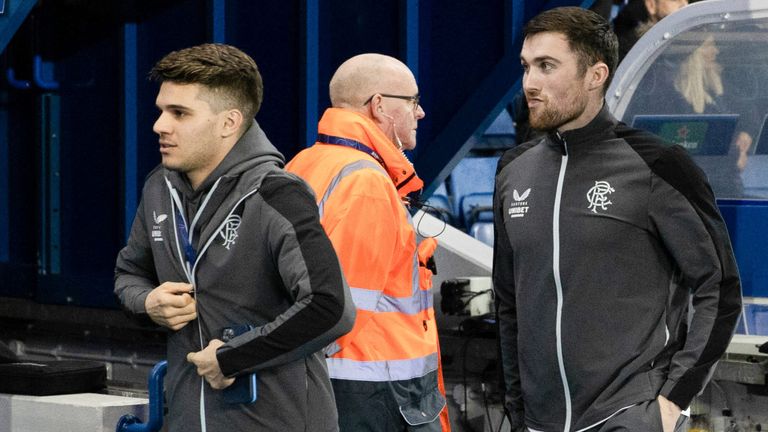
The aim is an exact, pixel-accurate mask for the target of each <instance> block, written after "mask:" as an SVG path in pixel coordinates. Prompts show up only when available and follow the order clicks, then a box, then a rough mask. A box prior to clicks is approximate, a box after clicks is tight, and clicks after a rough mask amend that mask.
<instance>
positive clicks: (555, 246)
mask: <svg viewBox="0 0 768 432" xmlns="http://www.w3.org/2000/svg"><path fill="white" fill-rule="evenodd" d="M557 138H558V139H559V140H560V141H561V142H562V144H563V150H564V152H563V155H562V156H561V159H560V173H559V175H558V177H557V190H556V192H555V208H554V210H553V212H552V272H553V274H554V278H555V288H556V289H557V318H556V323H555V335H556V342H557V363H558V366H559V368H560V379H561V380H562V382H563V393H564V396H565V426H564V429H563V432H570V430H571V414H572V413H571V409H572V408H571V390H570V387H569V385H568V377H567V375H566V374H565V361H564V360H563V283H562V279H561V278H560V203H561V201H562V198H563V183H564V181H565V170H566V168H567V167H568V143H567V142H566V141H565V139H564V138H563V137H562V136H561V135H560V133H559V132H558V133H557Z"/></svg>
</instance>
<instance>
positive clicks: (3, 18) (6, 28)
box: [0, 0, 37, 53]
mask: <svg viewBox="0 0 768 432" xmlns="http://www.w3.org/2000/svg"><path fill="white" fill-rule="evenodd" d="M35 4H37V0H3V2H2V9H3V11H2V15H0V53H2V52H3V51H4V50H5V47H6V45H8V42H10V40H11V38H13V35H14V34H16V31H17V30H18V29H19V27H20V26H21V24H22V23H23V22H24V20H25V19H26V18H27V15H28V14H29V12H30V11H31V10H32V8H33V7H34V6H35Z"/></svg>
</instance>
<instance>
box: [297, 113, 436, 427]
mask: <svg viewBox="0 0 768 432" xmlns="http://www.w3.org/2000/svg"><path fill="white" fill-rule="evenodd" d="M286 169H287V170H288V171H289V172H293V173H295V174H298V175H299V176H301V177H302V178H303V179H304V180H306V181H307V183H309V185H310V186H311V187H312V189H314V191H315V195H316V200H317V202H318V207H319V209H320V222H321V223H322V224H323V228H324V229H325V231H326V233H328V237H329V238H330V239H331V242H332V243H333V246H334V249H335V250H336V253H337V255H338V256H339V261H340V262H341V267H342V269H343V270H344V276H345V277H346V279H347V282H348V283H349V287H350V291H351V293H352V299H353V300H354V302H355V306H356V309H357V319H356V320H355V325H354V327H353V328H352V331H351V332H349V333H348V334H347V335H345V336H343V337H341V338H339V339H338V340H337V341H336V343H335V344H334V346H333V347H332V349H330V350H328V352H327V354H328V355H329V358H328V359H327V362H328V368H329V373H330V376H331V378H334V379H343V380H350V381H368V382H390V383H392V385H391V388H392V392H393V397H394V398H395V399H396V400H397V401H398V403H399V405H400V411H401V413H402V415H403V417H404V418H405V420H406V421H407V422H408V423H410V424H412V425H424V426H423V427H424V429H419V430H424V431H425V432H427V431H433V430H441V424H442V430H444V431H446V430H450V429H449V428H450V425H449V422H448V416H447V411H446V410H444V409H443V407H444V406H445V398H444V396H443V395H444V394H445V392H444V389H443V388H442V379H441V377H440V370H439V347H438V338H437V324H436V322H435V316H434V309H433V298H432V292H431V291H430V288H431V286H432V282H431V276H432V273H431V272H430V271H429V270H428V269H427V268H426V267H425V266H422V265H420V261H426V258H427V255H431V253H432V252H433V251H434V247H435V244H436V241H435V240H434V239H427V240H425V241H422V242H421V244H419V245H418V246H417V244H416V232H415V230H414V227H413V225H412V221H411V216H410V214H409V213H408V211H407V209H406V207H405V205H404V204H403V198H404V197H405V196H406V195H408V194H409V193H411V192H414V191H416V190H419V189H420V188H421V187H422V185H423V183H422V181H421V180H420V179H419V178H418V177H417V176H416V173H415V171H414V169H413V166H412V165H411V163H410V162H409V161H408V160H407V159H406V158H405V156H404V155H403V154H402V153H401V152H400V151H399V150H398V149H397V148H396V147H395V145H394V144H393V143H392V141H390V140H389V138H387V136H386V135H385V134H384V133H383V132H382V131H381V130H380V129H379V128H378V126H376V124H374V123H373V122H372V121H371V120H369V119H367V118H366V117H364V116H362V115H361V114H358V113H356V112H353V111H349V110H345V109H338V108H331V109H328V110H327V111H326V112H325V114H324V115H323V117H322V119H321V120H320V124H319V127H318V140H317V142H316V143H315V144H314V145H313V146H312V147H310V148H308V149H305V150H303V151H302V152H300V153H299V154H298V155H297V156H296V157H295V158H294V159H293V160H291V162H290V163H289V164H288V166H287V167H286ZM419 252H421V253H419ZM420 255H421V256H420ZM420 258H423V259H420ZM438 416H440V418H439V419H438Z"/></svg>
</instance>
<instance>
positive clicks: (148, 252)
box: [114, 200, 158, 326]
mask: <svg viewBox="0 0 768 432" xmlns="http://www.w3.org/2000/svg"><path fill="white" fill-rule="evenodd" d="M143 210H144V200H142V201H141V202H140V203H139V207H138V209H137V211H136V216H135V217H134V219H133V225H132V226H131V234H130V236H129V237H128V243H127V244H126V246H125V247H124V248H123V249H122V250H121V251H120V253H119V254H118V255H117V263H116V264H115V291H114V292H115V296H116V297H117V300H118V302H119V303H120V305H121V306H122V307H123V309H124V310H125V311H126V312H127V313H128V315H129V316H131V317H132V318H133V319H135V320H136V321H137V322H139V323H140V324H145V325H148V326H150V325H151V326H157V325H156V324H155V323H154V322H153V321H152V320H151V319H150V318H149V315H147V312H146V309H145V308H144V302H145V301H146V299H147V295H148V294H149V292H150V291H152V290H153V289H154V288H155V287H156V286H157V285H158V281H157V274H156V273H155V265H154V260H153V258H152V249H151V247H150V243H149V237H148V236H147V230H146V224H145V222H144V216H143V215H144V211H143Z"/></svg>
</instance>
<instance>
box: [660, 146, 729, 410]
mask: <svg viewBox="0 0 768 432" xmlns="http://www.w3.org/2000/svg"><path fill="white" fill-rule="evenodd" d="M652 169H653V171H654V173H655V174H656V177H654V178H653V179H652V195H651V201H650V204H649V205H650V218H651V223H652V224H653V225H654V226H655V229H656V230H657V231H658V233H659V236H660V238H661V241H662V242H663V243H664V245H665V247H666V248H667V250H668V251H669V253H670V254H671V255H672V258H673V259H674V261H675V263H676V264H677V266H678V268H679V270H680V273H681V277H682V280H681V282H682V285H683V287H685V288H687V289H689V290H690V293H691V295H692V303H691V305H692V307H693V316H692V318H691V320H690V323H689V326H688V331H687V334H685V335H683V337H682V338H681V339H682V340H684V345H682V346H681V347H679V350H678V351H677V352H676V353H675V354H674V355H673V357H672V362H671V365H670V371H669V375H668V377H667V381H666V382H665V383H664V385H663V387H662V389H661V395H663V396H665V397H666V398H667V399H669V400H670V401H672V402H674V403H676V404H677V405H678V406H680V407H682V408H685V407H687V406H688V405H689V404H690V402H691V400H692V399H693V398H694V397H695V396H696V395H697V394H698V393H699V392H700V391H701V390H702V389H703V388H704V386H705V385H706V383H707V380H708V377H709V376H710V372H711V370H712V368H713V367H714V366H715V364H716V363H717V361H718V360H719V359H720V357H721V356H722V355H723V353H724V352H725V350H726V348H727V347H728V343H729V342H730V340H731V337H732V336H733V331H734V328H735V326H736V322H737V320H738V317H739V313H740V311H741V284H740V281H739V274H738V269H737V267H736V261H735V258H734V256H733V250H732V248H731V243H730V240H729V237H728V231H727V229H726V226H725V223H724V222H723V219H722V217H721V216H720V213H719V211H718V209H717V204H716V202H715V197H714V194H713V193H712V190H711V188H710V187H709V185H708V184H707V181H706V179H705V177H704V173H703V172H702V171H701V170H700V169H699V168H698V167H697V166H696V165H695V164H694V163H693V161H692V160H691V159H690V157H689V156H688V155H687V154H686V152H685V150H683V149H682V148H680V147H672V148H670V149H669V150H667V151H666V152H665V153H664V154H662V156H661V157H660V158H659V159H658V160H657V161H656V163H654V164H653V166H652Z"/></svg>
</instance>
